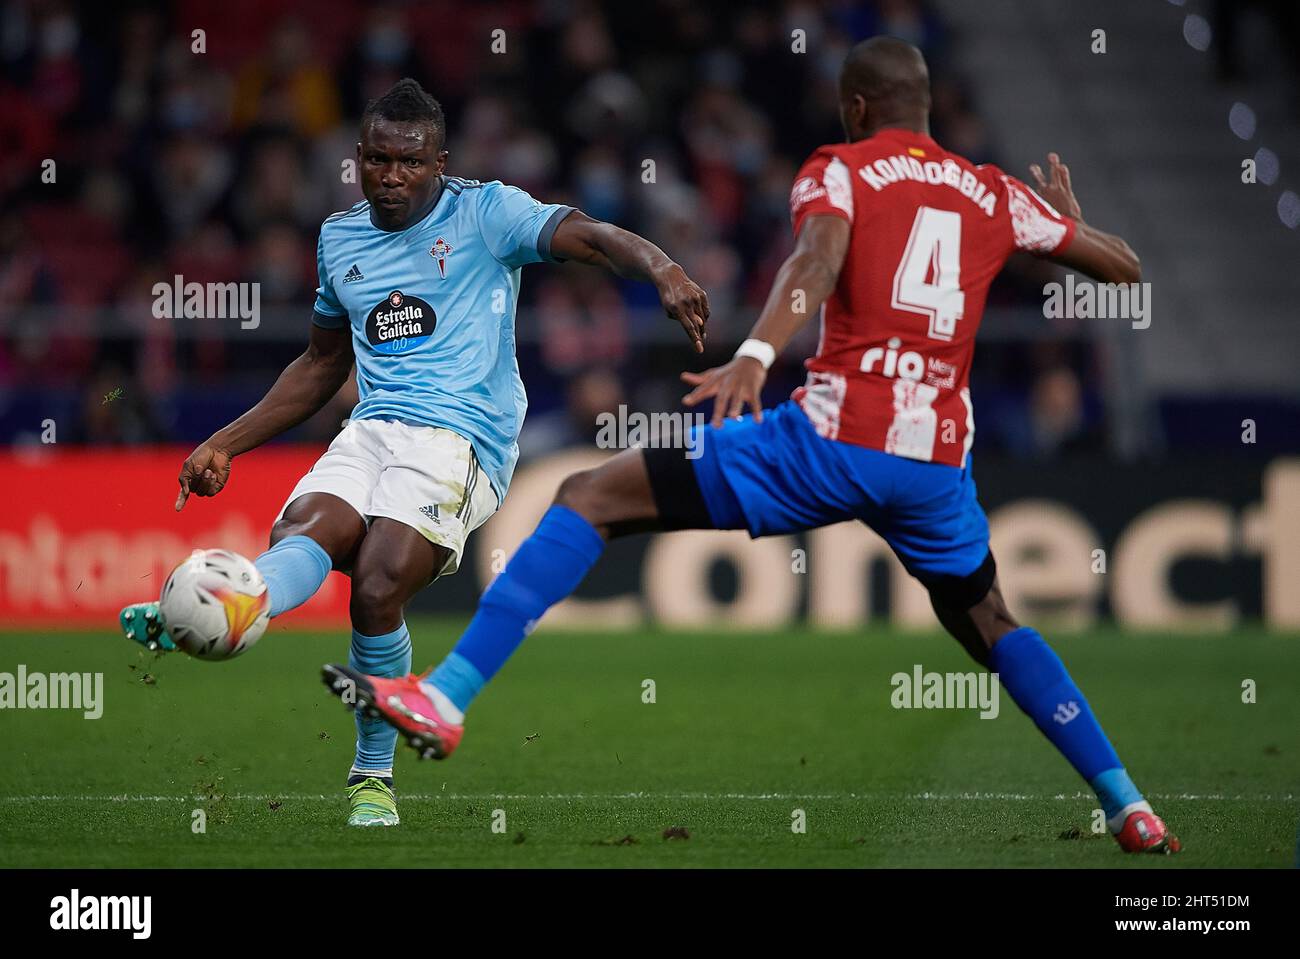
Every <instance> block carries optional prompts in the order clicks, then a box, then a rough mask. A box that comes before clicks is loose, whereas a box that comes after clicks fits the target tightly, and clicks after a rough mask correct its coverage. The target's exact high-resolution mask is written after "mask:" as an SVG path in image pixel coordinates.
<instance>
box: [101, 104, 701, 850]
mask: <svg viewBox="0 0 1300 959" xmlns="http://www.w3.org/2000/svg"><path fill="white" fill-rule="evenodd" d="M445 142H446V126H445V121H444V118H443V113H442V108H441V106H440V105H439V104H438V102H437V101H436V100H434V99H433V97H431V96H430V95H429V94H428V93H426V92H425V91H424V90H423V89H422V88H421V87H420V85H419V84H418V83H416V82H415V81H414V80H410V79H406V80H402V81H400V82H399V83H397V84H396V85H394V86H393V88H392V89H391V90H389V91H388V93H386V94H385V95H384V96H382V97H380V98H379V99H377V100H375V101H373V102H371V103H370V104H369V105H368V106H367V108H366V111H365V114H364V115H363V117H362V120H361V140H360V142H359V143H358V144H357V163H358V166H359V168H360V170H361V184H362V193H363V194H364V196H365V200H364V201H363V202H361V203H358V204H357V205H356V206H354V207H352V209H350V210H346V211H344V212H341V213H336V214H334V215H333V216H331V217H329V218H328V219H326V220H325V222H324V223H323V224H322V226H321V232H320V243H319V247H318V253H317V268H318V272H319V280H320V287H319V289H318V290H317V297H316V304H315V312H314V314H313V317H312V330H311V340H310V343H309V345H308V347H307V350H306V352H305V353H303V355H302V356H300V357H299V358H298V359H296V360H295V361H294V362H293V363H291V364H290V365H289V366H288V367H287V368H286V369H285V371H284V372H283V373H282V374H281V376H280V378H279V379H278V380H277V381H276V382H275V384H274V385H273V386H272V387H271V389H270V391H269V392H268V393H267V394H266V396H265V397H263V399H262V400H261V402H259V403H258V404H257V405H256V406H254V407H253V408H252V409H251V410H249V411H248V412H247V413H245V414H244V415H243V416H241V417H239V419H237V420H235V421H234V422H233V423H231V424H230V425H228V426H226V427H224V428H223V429H221V430H218V431H217V432H216V433H215V434H213V435H212V437H211V438H209V439H208V440H207V442H205V443H202V444H200V445H199V447H198V448H197V449H195V450H194V452H193V453H191V454H190V456H189V458H188V459H187V460H186V461H185V464H184V466H183V467H182V469H181V473H180V478H179V480H180V487H181V488H180V492H179V495H178V496H177V499H176V509H178V510H179V509H181V508H182V507H183V506H184V504H185V501H186V499H187V497H188V496H189V494H190V493H194V494H196V495H198V496H214V495H216V494H217V493H218V492H220V491H221V489H222V488H223V487H224V486H225V484H226V482H227V480H228V479H229V476H230V464H231V460H232V459H233V458H234V457H236V456H238V455H239V454H241V453H245V452H248V451H249V450H252V449H255V448H256V447H258V446H261V445H262V444H263V443H265V442H267V441H268V440H270V439H272V438H273V437H275V436H278V435H280V434H281V433H283V432H285V431H286V430H289V429H291V428H292V427H294V426H297V425H298V424H299V423H302V422H303V421H304V420H306V419H307V418H308V417H309V416H311V415H312V414H314V413H315V412H317V411H318V410H319V409H321V407H323V406H324V405H325V404H326V403H327V402H328V401H329V400H330V399H331V398H332V397H333V396H334V395H335V394H336V393H337V392H338V390H339V388H340V387H342V385H343V384H344V382H345V381H346V380H347V377H348V374H349V372H350V370H351V368H352V364H353V362H354V360H355V362H356V366H357V386H358V388H359V393H360V402H359V403H358V404H357V406H356V409H354V410H353V412H352V415H351V417H350V419H349V421H348V425H347V426H346V428H344V430H343V431H342V432H341V433H340V434H339V435H338V436H337V437H336V438H335V440H334V441H333V442H332V443H331V444H330V447H329V450H328V451H327V452H326V453H325V454H324V455H323V456H322V457H321V458H320V460H319V461H318V462H317V463H316V465H315V466H314V467H313V468H312V470H311V471H310V472H309V473H308V474H307V475H306V476H304V477H303V478H302V479H301V480H300V481H299V483H298V485H297V486H296V487H295V488H294V490H293V492H292V493H291V494H290V495H289V497H288V499H287V500H286V501H285V505H284V508H283V509H282V510H281V512H280V515H279V517H278V518H277V520H276V522H275V525H274V527H273V528H272V530H271V548H270V549H269V550H267V551H266V552H265V553H263V554H262V555H261V556H259V557H258V558H257V559H256V561H255V565H256V566H257V568H258V570H259V571H260V572H261V574H262V576H263V578H264V579H265V580H266V583H267V587H268V591H269V594H270V602H271V615H272V616H277V615H279V614H280V613H283V612H286V611H287V610H290V609H293V608H295V607H296V606H299V605H301V604H302V603H304V602H306V601H307V600H308V599H310V598H311V596H312V595H313V594H314V593H315V592H316V591H317V590H318V589H319V588H320V586H321V584H322V583H323V582H324V581H325V577H326V575H327V574H328V573H329V571H330V570H331V569H338V570H340V571H343V572H348V573H350V574H351V577H352V595H351V604H350V613H351V618H352V646H351V656H350V658H349V667H350V669H351V670H354V671H356V672H357V673H358V674H368V675H375V676H387V677H398V676H405V675H406V674H407V673H409V671H410V668H411V638H410V635H409V634H408V632H407V628H406V623H405V622H404V621H403V610H404V607H405V605H406V603H407V602H408V601H409V600H410V599H411V597H412V596H414V595H415V594H416V593H417V592H419V591H420V590H421V589H423V588H424V587H425V586H427V585H428V584H429V583H431V582H432V581H433V580H435V579H437V578H438V577H439V576H443V575H450V574H452V573H454V572H455V571H456V568H457V567H458V565H459V564H460V558H461V555H462V553H463V551H464V547H465V540H466V538H467V536H468V535H469V534H470V533H471V532H472V531H473V530H474V529H476V528H477V527H478V526H480V525H481V524H482V523H483V522H484V521H485V520H486V519H487V518H488V517H489V516H491V515H492V513H493V512H495V511H496V509H497V508H498V506H499V505H500V503H501V500H502V499H503V498H504V497H505V495H506V490H507V488H508V487H509V485H510V477H511V474H512V473H513V471H514V467H515V462H516V460H517V459H518V457H519V448H518V446H517V444H516V439H517V437H518V435H519V429H520V427H521V426H522V424H523V420H524V411H525V409H526V408H527V399H526V397H525V394H524V386H523V383H522V382H521V381H520V378H519V366H518V363H517V362H516V359H515V332H514V319H515V307H516V304H517V302H518V297H519V270H520V267H522V266H524V265H526V264H528V263H540V262H544V261H563V260H576V261H578V262H581V263H589V264H593V265H597V266H603V267H605V268H607V269H609V270H611V271H613V272H614V273H616V274H618V275H620V276H624V277H630V278H633V279H638V280H644V281H647V282H650V283H653V284H654V285H655V287H656V289H657V290H658V292H659V297H660V300H661V302H662V304H663V307H664V310H665V312H666V313H667V315H668V316H669V317H671V318H673V319H675V320H677V321H678V322H679V323H680V324H681V325H682V327H683V328H684V329H685V331H686V333H687V335H688V336H689V337H690V339H691V342H692V343H693V344H694V346H695V349H696V350H697V351H699V352H703V349H704V327H705V323H706V321H707V319H708V315H709V306H708V298H707V297H706V295H705V293H704V291H703V290H702V289H700V287H699V286H697V285H696V284H695V283H694V282H692V281H691V279H690V278H689V277H688V276H687V275H686V273H685V271H683V270H682V268H681V267H680V266H678V265H677V264H676V263H674V262H673V261H672V260H671V259H669V257H668V256H667V255H666V254H665V253H664V252H663V251H662V250H660V249H659V248H658V247H657V246H655V245H654V244H652V243H650V242H648V241H647V240H645V239H643V238H641V237H639V236H636V235H635V234H632V233H629V232H627V231H625V230H621V229H619V228H618V227H615V226H613V225H611V224H608V223H601V222H598V221H596V220H592V219H591V218H589V217H587V216H584V215H583V214H582V213H581V212H579V211H577V210H574V209H573V208H571V207H567V206H560V205H553V204H544V203H539V202H538V201H536V200H534V199H533V198H532V197H530V196H529V195H528V194H527V193H525V192H523V191H522V190H519V189H516V188H515V187H511V186H505V185H503V184H501V183H500V182H496V181H494V182H490V183H481V182H479V181H477V180H466V179H461V178H459V177H453V176H447V175H446V174H445V173H444V169H445V167H446V164H447V158H448V153H447V151H446V150H445V149H444V148H443V147H444V144H445ZM121 623H122V627H123V629H124V631H125V632H126V634H127V636H128V637H129V638H131V639H133V640H135V641H137V642H140V643H142V644H144V645H146V646H149V647H151V648H160V649H174V648H175V645H174V644H173V643H172V641H171V640H170V638H169V637H168V636H167V633H166V623H165V622H164V621H163V617H162V615H161V613H160V611H159V609H158V604H157V603H139V604H134V605H132V606H128V607H127V608H126V609H124V610H123V611H122V614H121ZM396 738H397V733H396V731H395V730H394V729H392V728H391V727H390V726H388V725H387V724H385V723H384V722H383V720H382V719H379V718H378V717H377V715H367V714H366V711H365V710H360V711H358V713H357V750H356V758H355V760H354V762H353V765H352V768H351V770H350V772H349V776H348V789H347V793H348V797H349V800H350V804H351V810H350V816H349V819H348V822H349V824H351V825H357V826H371V825H382V826H389V825H396V824H397V822H398V814H397V805H396V799H395V796H394V793H393V752H394V746H395V744H396Z"/></svg>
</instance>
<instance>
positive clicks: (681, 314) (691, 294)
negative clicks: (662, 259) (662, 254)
mask: <svg viewBox="0 0 1300 959" xmlns="http://www.w3.org/2000/svg"><path fill="white" fill-rule="evenodd" d="M655 287H656V288H657V289H658V290H659V302H661V303H662V304H663V306H664V312H665V313H667V314H668V316H669V317H670V318H672V319H674V320H676V321H677V322H678V323H680V324H681V325H682V329H684V330H685V331H686V335H687V336H689V337H690V338H691V342H692V343H694V344H695V352H696V353H703V352H704V337H705V335H706V334H705V331H704V327H705V326H706V325H707V324H708V322H709V295H708V294H707V293H705V292H704V290H702V289H701V288H700V286H699V285H698V284H697V283H696V282H695V281H694V280H692V279H691V278H690V277H689V276H687V275H686V271H685V270H683V269H682V268H681V267H680V266H678V265H677V264H676V263H673V264H671V265H669V266H668V268H667V269H665V270H664V272H663V275H662V276H659V277H656V278H655Z"/></svg>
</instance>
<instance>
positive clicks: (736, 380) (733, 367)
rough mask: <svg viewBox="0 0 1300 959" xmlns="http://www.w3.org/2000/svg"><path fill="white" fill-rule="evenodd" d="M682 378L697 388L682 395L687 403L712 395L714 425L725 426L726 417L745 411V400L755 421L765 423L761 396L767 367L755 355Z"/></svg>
mask: <svg viewBox="0 0 1300 959" xmlns="http://www.w3.org/2000/svg"><path fill="white" fill-rule="evenodd" d="M682 381H683V382H685V383H687V384H688V385H690V386H693V387H695V389H693V390H691V391H690V392H689V393H687V394H686V395H685V396H683V397H682V402H683V403H685V404H686V405H687V406H694V405H695V404H697V403H702V402H704V401H705V400H707V399H708V398H709V397H713V419H712V421H711V422H712V424H713V426H715V427H720V426H722V420H723V419H724V418H725V417H730V416H740V415H741V414H743V413H744V412H745V404H746V403H748V404H749V407H750V409H752V410H753V411H754V422H756V423H761V422H763V401H762V399H761V396H762V392H763V383H765V382H766V381H767V370H765V369H763V364H762V363H760V362H758V360H756V359H754V358H753V357H752V356H737V357H735V358H734V359H732V361H731V362H730V363H728V364H726V365H725V366H715V367H714V368H713V369H711V370H705V371H704V372H703V373H690V372H687V373H683V374H682Z"/></svg>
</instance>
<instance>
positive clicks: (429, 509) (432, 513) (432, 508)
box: [420, 503, 440, 523]
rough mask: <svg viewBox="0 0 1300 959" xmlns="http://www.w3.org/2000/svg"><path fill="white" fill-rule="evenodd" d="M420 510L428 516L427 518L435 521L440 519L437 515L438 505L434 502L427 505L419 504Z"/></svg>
mask: <svg viewBox="0 0 1300 959" xmlns="http://www.w3.org/2000/svg"><path fill="white" fill-rule="evenodd" d="M420 512H421V513H423V514H424V515H425V516H427V517H429V519H431V520H433V521H434V522H435V523H437V522H439V521H440V519H439V516H438V506H437V504H436V503H431V504H429V505H428V506H421V507H420Z"/></svg>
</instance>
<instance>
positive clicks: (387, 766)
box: [348, 623, 411, 776]
mask: <svg viewBox="0 0 1300 959" xmlns="http://www.w3.org/2000/svg"><path fill="white" fill-rule="evenodd" d="M348 665H349V666H351V667H352V668H353V669H355V670H358V671H359V672H363V673H365V674H366V675H368V676H383V677H386V678H388V679H394V678H396V677H398V676H405V675H406V674H407V673H409V672H410V671H411V634H410V633H408V632H407V630H406V623H402V625H401V626H398V627H397V628H396V629H395V630H393V631H392V632H391V633H384V634H383V635H382V636H364V635H362V634H361V633H358V632H357V631H356V630H355V629H354V630H353V631H352V648H351V650H350V651H349V653H348ZM356 717H357V756H356V760H355V761H354V762H353V764H352V772H353V773H354V774H355V773H362V772H364V773H375V774H381V775H382V776H392V774H393V750H394V748H395V747H396V746H397V730H396V729H394V728H393V727H392V726H390V725H388V723H386V722H384V721H383V720H382V719H365V718H364V717H362V715H361V714H360V713H357V714H356Z"/></svg>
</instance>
